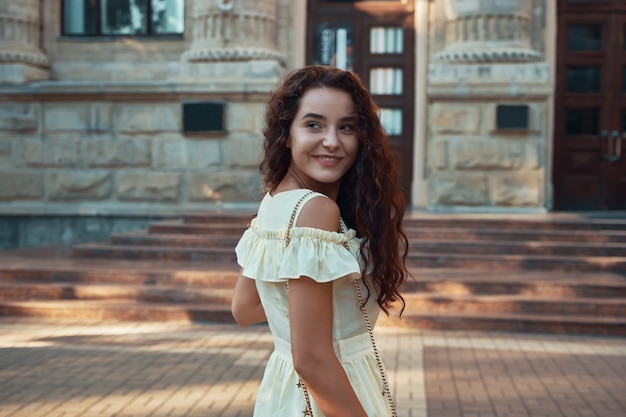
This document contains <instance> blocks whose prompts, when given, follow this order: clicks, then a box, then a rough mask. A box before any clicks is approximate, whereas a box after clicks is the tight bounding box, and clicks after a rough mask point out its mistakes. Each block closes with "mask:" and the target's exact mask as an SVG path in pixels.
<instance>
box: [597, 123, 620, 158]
mask: <svg viewBox="0 0 626 417" xmlns="http://www.w3.org/2000/svg"><path fill="white" fill-rule="evenodd" d="M624 133H626V132H624ZM600 138H601V139H606V140H607V146H606V148H607V152H606V154H604V155H601V156H600V158H601V159H602V160H603V161H609V160H610V161H613V158H614V157H615V154H614V153H613V142H614V141H615V140H621V138H622V137H621V134H620V132H618V131H617V130H612V131H611V132H610V133H609V131H608V130H606V129H605V130H603V131H602V132H600ZM620 148H621V142H620ZM618 159H619V157H618ZM613 162H615V161H613Z"/></svg>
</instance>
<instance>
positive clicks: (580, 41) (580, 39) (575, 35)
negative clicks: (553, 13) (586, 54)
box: [567, 24, 602, 51]
mask: <svg viewBox="0 0 626 417" xmlns="http://www.w3.org/2000/svg"><path fill="white" fill-rule="evenodd" d="M567 34H568V42H567V44H568V49H569V50H570V51H600V50H601V49H602V26H601V25H599V24H581V25H570V26H569V27H568V28H567Z"/></svg>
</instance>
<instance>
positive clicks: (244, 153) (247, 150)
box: [226, 134, 263, 168]
mask: <svg viewBox="0 0 626 417" xmlns="http://www.w3.org/2000/svg"><path fill="white" fill-rule="evenodd" d="M262 144H263V136H262V135H255V134H253V135H241V136H234V137H231V138H229V139H228V142H227V143H226V149H227V151H226V155H227V156H226V157H227V164H228V166H229V167H231V168H257V167H258V166H259V163H260V162H261V157H262V151H263V149H262V146H263V145H262Z"/></svg>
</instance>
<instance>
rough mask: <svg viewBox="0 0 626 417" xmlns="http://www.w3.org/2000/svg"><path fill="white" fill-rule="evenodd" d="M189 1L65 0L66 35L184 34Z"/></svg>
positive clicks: (64, 20) (64, 27) (64, 29)
mask: <svg viewBox="0 0 626 417" xmlns="http://www.w3.org/2000/svg"><path fill="white" fill-rule="evenodd" d="M184 16H185V0H63V35H66V36H159V35H182V34H183V32H184V29H185V17H184Z"/></svg>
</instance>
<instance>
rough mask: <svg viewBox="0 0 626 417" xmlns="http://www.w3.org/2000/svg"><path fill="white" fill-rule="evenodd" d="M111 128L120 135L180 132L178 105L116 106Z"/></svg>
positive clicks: (145, 104)
mask: <svg viewBox="0 0 626 417" xmlns="http://www.w3.org/2000/svg"><path fill="white" fill-rule="evenodd" d="M112 119H113V128H114V129H115V131H116V132H121V133H139V132H180V131H181V106H180V103H136V104H118V105H116V106H115V107H114V108H113V114H112Z"/></svg>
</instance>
